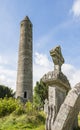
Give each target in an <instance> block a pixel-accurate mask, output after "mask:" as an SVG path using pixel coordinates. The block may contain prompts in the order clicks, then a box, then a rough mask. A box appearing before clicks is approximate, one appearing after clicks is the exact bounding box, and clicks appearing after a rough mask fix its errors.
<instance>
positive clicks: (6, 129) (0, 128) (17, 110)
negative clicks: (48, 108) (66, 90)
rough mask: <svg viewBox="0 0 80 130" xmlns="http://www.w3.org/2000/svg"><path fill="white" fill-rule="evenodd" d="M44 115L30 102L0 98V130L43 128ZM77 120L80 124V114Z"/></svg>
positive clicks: (34, 129)
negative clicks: (23, 102)
mask: <svg viewBox="0 0 80 130" xmlns="http://www.w3.org/2000/svg"><path fill="white" fill-rule="evenodd" d="M45 117H46V116H45V114H44V112H43V111H40V110H38V109H36V108H35V107H34V106H33V104H32V103H30V102H27V103H26V104H25V105H23V104H21V103H20V102H19V101H18V100H16V99H13V98H4V99H0V130H45V119H46V118H45ZM78 121H79V125H80V114H79V116H78ZM77 130H79V129H77Z"/></svg>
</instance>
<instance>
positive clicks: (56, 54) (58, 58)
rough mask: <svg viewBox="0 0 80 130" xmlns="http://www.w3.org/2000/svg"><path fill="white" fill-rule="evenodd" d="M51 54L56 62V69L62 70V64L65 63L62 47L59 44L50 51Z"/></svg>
mask: <svg viewBox="0 0 80 130" xmlns="http://www.w3.org/2000/svg"><path fill="white" fill-rule="evenodd" d="M50 55H51V57H52V60H53V62H54V70H57V71H59V72H60V71H61V66H62V64H64V58H63V56H62V53H61V47H60V46H57V47H55V48H53V49H52V50H51V51H50Z"/></svg>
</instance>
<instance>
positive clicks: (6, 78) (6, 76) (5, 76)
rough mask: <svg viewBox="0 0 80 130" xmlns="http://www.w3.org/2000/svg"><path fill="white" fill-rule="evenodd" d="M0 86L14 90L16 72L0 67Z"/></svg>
mask: <svg viewBox="0 0 80 130" xmlns="http://www.w3.org/2000/svg"><path fill="white" fill-rule="evenodd" d="M0 84H2V85H6V86H9V87H11V88H12V89H14V90H15V86H16V71H15V70H11V69H7V68H6V67H4V66H0Z"/></svg>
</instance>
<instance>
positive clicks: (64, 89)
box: [42, 46, 71, 130]
mask: <svg viewBox="0 0 80 130" xmlns="http://www.w3.org/2000/svg"><path fill="white" fill-rule="evenodd" d="M50 55H51V56H52V59H53V62H54V71H51V72H48V73H47V74H45V75H44V76H43V77H42V81H43V82H44V83H45V84H47V85H48V88H49V90H48V92H49V93H48V100H49V105H48V113H47V118H46V130H52V125H53V124H54V121H55V119H56V116H57V113H58V111H59V109H60V106H61V105H62V103H63V102H64V99H65V97H66V95H67V93H68V91H69V90H70V89H71V87H70V84H69V81H68V79H67V77H66V76H65V75H64V74H63V73H62V71H61V66H62V64H63V63H64V58H63V56H62V53H61V48H60V46H57V47H56V48H54V49H52V50H51V51H50ZM55 130H56V129H55Z"/></svg>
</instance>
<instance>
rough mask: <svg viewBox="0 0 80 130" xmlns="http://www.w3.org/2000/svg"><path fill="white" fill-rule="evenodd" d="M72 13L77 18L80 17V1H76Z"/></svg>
mask: <svg viewBox="0 0 80 130" xmlns="http://www.w3.org/2000/svg"><path fill="white" fill-rule="evenodd" d="M71 12H72V13H73V15H74V16H75V17H80V0H74V3H73V5H72V9H71Z"/></svg>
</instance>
